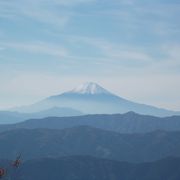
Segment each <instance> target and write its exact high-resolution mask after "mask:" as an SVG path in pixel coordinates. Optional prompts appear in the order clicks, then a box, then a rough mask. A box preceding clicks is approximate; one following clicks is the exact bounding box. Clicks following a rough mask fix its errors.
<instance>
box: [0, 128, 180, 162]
mask: <svg viewBox="0 0 180 180" xmlns="http://www.w3.org/2000/svg"><path fill="white" fill-rule="evenodd" d="M179 140H180V131H179V132H166V131H154V132H151V133H146V134H132V135H129V134H119V133H115V132H111V131H105V130H101V129H97V128H92V127H89V126H80V127H74V128H68V129H63V130H50V129H34V130H27V129H18V130H12V131H6V132H3V133H0V147H1V148H0V159H2V158H9V159H13V158H14V156H15V155H17V154H18V153H19V152H21V153H22V154H23V159H24V160H27V159H34V158H44V157H54V158H57V157H62V156H71V155H91V156H96V157H99V158H106V159H111V160H119V161H128V162H147V161H154V160H159V159H161V158H165V157H168V156H175V157H180V141H179Z"/></svg>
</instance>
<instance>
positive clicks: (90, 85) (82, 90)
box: [70, 82, 111, 94]
mask: <svg viewBox="0 0 180 180" xmlns="http://www.w3.org/2000/svg"><path fill="white" fill-rule="evenodd" d="M70 93H78V94H111V93H110V92H109V91H107V90H106V89H104V88H103V87H101V86H100V85H98V84H96V83H94V82H86V83H84V84H81V85H79V86H77V87H76V88H74V89H73V90H71V91H70Z"/></svg>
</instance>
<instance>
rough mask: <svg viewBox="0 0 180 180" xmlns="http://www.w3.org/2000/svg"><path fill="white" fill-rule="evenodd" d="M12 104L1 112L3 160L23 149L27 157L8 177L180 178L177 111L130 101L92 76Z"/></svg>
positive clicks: (0, 153) (0, 156) (20, 179)
mask: <svg viewBox="0 0 180 180" xmlns="http://www.w3.org/2000/svg"><path fill="white" fill-rule="evenodd" d="M13 110H16V111H1V112H0V123H1V124H0V165H1V162H3V163H5V164H6V162H7V161H6V160H5V161H2V160H1V159H3V158H5V159H14V156H16V155H17V154H18V153H20V152H21V153H22V154H23V160H24V162H23V164H22V165H21V168H20V169H18V170H17V171H16V172H13V169H10V170H8V175H9V177H11V176H13V174H16V176H15V177H13V178H14V179H16V178H17V180H26V179H29V180H31V179H33V180H36V179H37V180H46V179H54V180H55V179H63V180H66V179H67V180H84V179H86V180H96V179H97V180H99V179H101V180H119V178H122V179H126V180H136V179H137V180H152V179H153V180H179V178H180V174H179V170H180V160H179V157H180V115H176V114H179V112H174V111H169V110H165V109H160V108H156V107H153V106H148V105H144V104H139V103H135V102H131V101H129V100H126V99H124V98H121V97H119V96H117V95H114V94H112V93H111V92H109V91H108V90H106V89H104V88H103V87H101V86H99V85H97V84H95V83H85V84H82V85H80V86H78V87H77V88H74V89H73V90H71V91H68V92H65V93H62V94H60V95H56V96H51V97H48V98H46V99H44V100H42V101H40V102H38V103H35V104H33V105H29V106H24V107H20V108H15V109H13ZM120 113H121V114H120ZM138 113H140V114H138ZM143 114H144V115H143ZM155 115H156V116H155ZM158 116H162V117H158ZM3 123H6V124H3ZM8 123H10V124H8ZM172 157H173V158H172ZM136 163H140V164H136ZM169 164H170V167H169ZM37 168H38V170H37ZM44 172H45V173H44ZM52 172H53V173H52Z"/></svg>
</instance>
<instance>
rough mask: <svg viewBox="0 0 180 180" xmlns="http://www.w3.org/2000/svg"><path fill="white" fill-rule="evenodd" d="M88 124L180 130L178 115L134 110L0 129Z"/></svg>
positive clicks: (135, 129)
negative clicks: (151, 113) (163, 114)
mask: <svg viewBox="0 0 180 180" xmlns="http://www.w3.org/2000/svg"><path fill="white" fill-rule="evenodd" d="M80 125H88V126H92V127H96V128H101V129H105V130H111V131H116V132H120V133H145V132H151V131H155V130H159V129H160V130H166V131H180V116H170V117H163V118H160V117H155V116H148V115H140V114H136V113H134V112H128V113H125V114H113V115H84V116H74V117H48V118H43V119H30V120H27V121H24V122H20V123H16V124H11V125H0V131H6V130H10V129H15V128H30V129H33V128H50V129H63V128H70V127H74V126H80Z"/></svg>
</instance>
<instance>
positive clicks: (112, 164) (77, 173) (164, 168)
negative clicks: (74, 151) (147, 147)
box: [11, 156, 180, 180]
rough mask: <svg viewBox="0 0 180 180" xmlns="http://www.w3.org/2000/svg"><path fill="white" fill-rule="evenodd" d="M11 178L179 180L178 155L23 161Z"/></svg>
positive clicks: (78, 157)
mask: <svg viewBox="0 0 180 180" xmlns="http://www.w3.org/2000/svg"><path fill="white" fill-rule="evenodd" d="M11 177H13V178H15V180H50V179H51V180H55V179H63V180H120V179H124V180H179V179H180V159H179V158H166V159H163V160H159V161H155V162H152V163H142V164H130V163H126V162H117V161H111V160H106V159H98V158H94V157H90V156H70V157H62V158H58V159H50V158H46V159H34V160H31V161H27V162H25V163H23V164H22V166H21V167H20V168H19V169H18V170H17V171H16V172H15V173H14V175H12V176H11Z"/></svg>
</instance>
